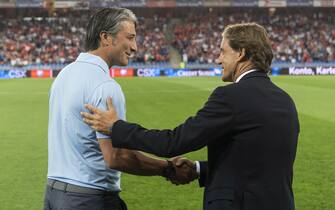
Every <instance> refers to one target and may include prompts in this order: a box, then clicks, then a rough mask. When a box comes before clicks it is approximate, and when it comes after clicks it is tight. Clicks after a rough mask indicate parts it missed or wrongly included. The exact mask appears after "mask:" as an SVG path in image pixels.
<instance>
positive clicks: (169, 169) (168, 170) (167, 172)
mask: <svg viewBox="0 0 335 210" xmlns="http://www.w3.org/2000/svg"><path fill="white" fill-rule="evenodd" d="M166 162H167V165H166V166H165V167H164V168H163V170H162V177H165V178H166V179H170V177H171V176H172V175H173V174H175V173H176V169H175V168H174V167H173V163H172V161H170V160H166Z"/></svg>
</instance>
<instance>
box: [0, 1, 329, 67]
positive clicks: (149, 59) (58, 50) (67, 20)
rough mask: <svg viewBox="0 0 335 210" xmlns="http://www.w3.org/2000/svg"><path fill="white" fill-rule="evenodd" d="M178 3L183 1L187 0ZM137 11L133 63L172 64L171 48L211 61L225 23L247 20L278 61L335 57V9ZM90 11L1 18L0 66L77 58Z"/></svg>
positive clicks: (196, 61)
mask: <svg viewBox="0 0 335 210" xmlns="http://www.w3.org/2000/svg"><path fill="white" fill-rule="evenodd" d="M106 2H107V3H111V1H106ZM127 2H135V3H141V2H143V1H135V0H133V1H131V0H127ZM178 2H179V3H183V2H184V3H185V1H183V0H180V1H178ZM193 2H194V3H196V2H197V1H193ZM107 3H106V4H107ZM114 3H115V2H114ZM149 11H150V12H149ZM170 11H171V10H170ZM135 13H136V14H137V15H138V17H139V25H138V28H137V34H138V36H137V42H138V52H137V54H136V56H135V57H134V59H133V61H132V65H134V66H136V65H141V64H150V65H151V66H155V65H160V66H168V65H169V63H170V62H173V61H172V58H171V52H172V51H173V49H175V51H177V52H178V56H179V57H180V60H181V61H184V62H185V63H188V64H189V65H201V64H213V63H214V62H215V59H216V57H217V56H218V54H219V45H220V40H221V32H222V31H223V29H224V27H225V26H226V25H228V24H230V23H237V22H247V21H248V22H249V21H253V22H257V23H260V24H262V25H264V26H265V27H266V28H267V30H268V32H269V34H270V37H271V40H272V46H273V50H274V53H275V58H274V62H276V63H306V62H307V63H308V62H323V63H327V62H334V60H335V13H334V12H333V10H324V9H322V8H321V9H317V8H308V9H306V8H304V9H277V10H275V9H274V10H269V9H257V10H256V8H253V9H252V10H250V9H243V10H241V9H234V8H214V9H212V8H203V9H199V8H194V9H192V8H178V12H169V11H167V10H164V9H161V10H158V11H155V10H153V9H150V8H136V9H135ZM89 15H90V12H71V13H69V12H66V11H65V12H59V13H54V14H53V15H51V16H49V15H45V14H43V15H34V12H29V13H28V15H27V13H26V14H24V15H18V16H11V17H7V16H4V17H3V18H1V20H0V66H1V67H6V66H31V65H46V64H48V65H51V64H52V65H53V66H55V65H60V66H61V65H64V64H66V63H69V62H71V61H73V60H74V59H75V58H76V57H77V55H78V54H79V53H80V52H82V51H83V50H84V49H83V46H84V45H83V41H84V37H85V27H86V20H87V19H88V16H89ZM169 36H171V37H170V38H168V37H169Z"/></svg>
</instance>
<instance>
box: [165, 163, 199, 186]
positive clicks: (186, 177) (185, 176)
mask: <svg viewBox="0 0 335 210" xmlns="http://www.w3.org/2000/svg"><path fill="white" fill-rule="evenodd" d="M170 161H171V162H172V164H173V167H174V169H175V173H173V174H172V175H171V176H170V177H168V178H167V180H169V181H170V182H171V183H173V184H175V185H181V184H188V183H190V182H192V181H193V180H195V179H197V178H198V173H197V171H196V165H195V163H194V162H193V161H191V160H189V159H186V158H183V157H174V158H171V159H170Z"/></svg>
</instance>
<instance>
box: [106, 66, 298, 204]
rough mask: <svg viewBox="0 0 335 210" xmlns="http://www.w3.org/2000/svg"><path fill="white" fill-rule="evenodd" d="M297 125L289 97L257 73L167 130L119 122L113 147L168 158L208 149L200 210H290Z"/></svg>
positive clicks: (218, 93)
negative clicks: (202, 206)
mask: <svg viewBox="0 0 335 210" xmlns="http://www.w3.org/2000/svg"><path fill="white" fill-rule="evenodd" d="M298 134H299V121H298V116H297V111H296V108H295V105H294V102H293V101H292V99H291V97H290V96H289V95H288V94H287V93H286V92H285V91H283V90H282V89H280V88H278V87H277V86H276V85H275V84H273V83H272V82H271V80H270V79H269V77H268V76H267V75H266V74H265V73H262V72H252V73H249V74H247V75H245V76H244V77H243V78H242V79H241V81H240V82H238V83H233V84H230V85H226V86H223V87H218V88H216V89H215V90H214V92H213V93H212V94H211V96H210V97H209V99H208V101H207V102H206V104H205V105H204V107H203V108H202V109H200V110H199V111H198V112H197V114H196V115H195V116H194V117H190V118H188V119H187V120H186V121H185V122H184V123H183V124H181V125H179V126H178V127H176V128H174V129H173V130H155V129H151V130H148V129H146V128H143V127H141V126H140V125H137V124H133V123H128V122H124V121H121V120H120V121H118V122H116V123H115V124H114V126H113V129H112V136H111V138H112V142H113V146H115V147H123V148H128V149H136V150H141V151H144V152H148V153H152V154H155V155H157V156H162V157H173V156H177V155H181V154H184V153H187V152H191V151H195V150H199V149H201V148H203V147H205V146H207V147H208V161H207V162H201V172H202V173H201V177H200V184H201V185H203V186H205V193H204V209H205V210H293V209H294V197H293V192H292V179H293V162H294V159H295V155H296V148H297V139H298Z"/></svg>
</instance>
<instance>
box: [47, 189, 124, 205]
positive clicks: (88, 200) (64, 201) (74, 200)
mask: <svg viewBox="0 0 335 210" xmlns="http://www.w3.org/2000/svg"><path fill="white" fill-rule="evenodd" d="M44 210H127V206H126V204H125V203H124V201H123V200H122V199H121V198H120V197H119V195H118V193H115V194H103V195H90V194H82V193H73V192H65V191H62V190H57V189H53V188H51V187H50V186H47V188H46V192H45V198H44Z"/></svg>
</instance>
